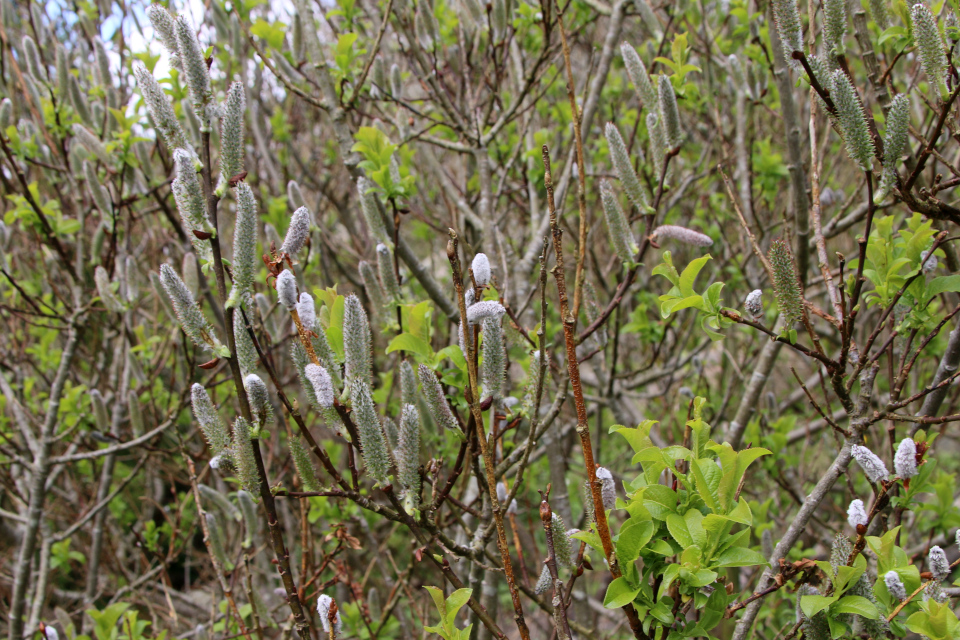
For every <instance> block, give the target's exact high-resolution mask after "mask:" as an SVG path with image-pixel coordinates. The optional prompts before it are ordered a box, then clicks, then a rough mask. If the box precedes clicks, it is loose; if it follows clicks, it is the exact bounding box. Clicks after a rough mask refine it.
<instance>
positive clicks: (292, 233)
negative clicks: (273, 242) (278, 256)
mask: <svg viewBox="0 0 960 640" xmlns="http://www.w3.org/2000/svg"><path fill="white" fill-rule="evenodd" d="M312 217H313V214H311V213H310V210H309V209H307V208H306V207H300V208H299V209H297V210H296V211H294V212H293V216H291V218H290V226H289V227H288V228H287V235H286V237H284V239H283V245H282V246H281V247H280V253H286V254H289V255H290V256H294V255H296V254H297V252H299V251H300V249H302V248H303V245H304V243H305V242H306V241H307V238H308V237H309V236H310V219H311V218H312Z"/></svg>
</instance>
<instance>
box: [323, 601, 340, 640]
mask: <svg viewBox="0 0 960 640" xmlns="http://www.w3.org/2000/svg"><path fill="white" fill-rule="evenodd" d="M332 603H333V598H331V597H330V596H328V595H327V594H323V595H321V596H320V597H319V598H317V615H318V616H319V618H320V625H321V626H322V627H323V631H324V633H327V634H329V633H330V605H331V604H332ZM333 632H334V634H335V636H338V635H340V634H341V633H343V622H342V621H341V620H340V610H339V609H337V613H336V615H335V616H334V621H333Z"/></svg>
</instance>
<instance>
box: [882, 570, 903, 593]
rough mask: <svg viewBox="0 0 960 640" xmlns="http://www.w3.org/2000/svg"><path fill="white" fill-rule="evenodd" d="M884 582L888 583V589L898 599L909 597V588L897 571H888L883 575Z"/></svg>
mask: <svg viewBox="0 0 960 640" xmlns="http://www.w3.org/2000/svg"><path fill="white" fill-rule="evenodd" d="M883 583H884V584H885V585H887V591H888V592H889V593H890V595H891V596H893V597H894V598H896V599H897V600H906V599H907V590H906V588H904V586H903V582H902V581H901V580H900V574H899V573H897V572H896V571H887V573H886V574H884V576H883Z"/></svg>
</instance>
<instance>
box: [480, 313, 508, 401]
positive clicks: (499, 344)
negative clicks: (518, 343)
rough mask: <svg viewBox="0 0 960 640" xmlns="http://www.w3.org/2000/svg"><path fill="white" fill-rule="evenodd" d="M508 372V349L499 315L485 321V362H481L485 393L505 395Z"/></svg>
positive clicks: (494, 396) (498, 397)
mask: <svg viewBox="0 0 960 640" xmlns="http://www.w3.org/2000/svg"><path fill="white" fill-rule="evenodd" d="M506 374H507V349H506V345H505V344H504V341H503V328H502V327H501V326H500V318H499V317H489V318H485V319H484V321H483V362H481V364H480V379H481V380H482V382H483V395H484V396H491V397H493V398H495V399H498V400H499V399H500V398H502V397H503V395H504V383H505V381H506Z"/></svg>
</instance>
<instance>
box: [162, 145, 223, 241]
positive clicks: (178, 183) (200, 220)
mask: <svg viewBox="0 0 960 640" xmlns="http://www.w3.org/2000/svg"><path fill="white" fill-rule="evenodd" d="M195 161H196V156H195V155H194V154H193V153H192V152H191V151H188V150H186V149H176V150H175V151H174V152H173V163H174V165H175V166H176V168H177V177H176V178H174V180H173V183H172V184H171V185H170V189H171V191H173V198H174V200H175V201H176V203H177V211H178V212H179V213H180V220H181V222H182V223H183V227H184V231H185V232H186V234H187V237H188V238H190V242H191V243H192V244H193V248H194V251H195V252H196V254H197V257H199V258H201V259H203V260H210V259H212V256H213V254H212V251H211V248H210V241H209V240H201V239H200V238H198V237H197V236H196V234H195V233H194V231H200V232H203V233H210V234H213V233H214V231H215V229H214V228H213V225H212V224H210V220H209V219H208V218H207V211H206V204H205V203H206V200H205V199H204V197H203V190H202V189H201V187H200V181H199V180H198V179H197V165H196V162H195Z"/></svg>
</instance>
